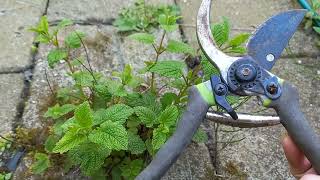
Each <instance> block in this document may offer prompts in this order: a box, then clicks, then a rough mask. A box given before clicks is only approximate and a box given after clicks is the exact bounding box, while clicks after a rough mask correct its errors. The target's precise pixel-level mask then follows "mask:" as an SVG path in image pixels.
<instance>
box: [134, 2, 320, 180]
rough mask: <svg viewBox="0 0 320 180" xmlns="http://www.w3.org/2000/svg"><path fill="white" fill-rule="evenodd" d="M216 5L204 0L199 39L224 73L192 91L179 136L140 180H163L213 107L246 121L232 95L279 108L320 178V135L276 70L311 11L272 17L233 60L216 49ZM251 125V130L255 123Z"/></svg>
mask: <svg viewBox="0 0 320 180" xmlns="http://www.w3.org/2000/svg"><path fill="white" fill-rule="evenodd" d="M210 7H211V0H203V1H202V3H201V6H200V9H199V12H198V17H197V37H198V41H199V44H200V47H201V49H202V51H203V52H204V54H205V55H206V57H207V58H208V59H209V61H210V62H211V63H212V65H214V66H215V67H216V68H218V69H219V71H220V75H219V76H217V75H213V76H211V79H210V80H209V81H207V82H204V83H201V84H198V85H195V86H193V87H192V88H191V89H190V91H189V101H188V104H187V107H186V110H185V112H184V113H183V115H182V117H181V119H180V121H179V123H178V126H177V129H176V131H175V133H174V134H173V136H172V137H171V138H170V139H169V140H168V141H167V142H166V143H165V144H164V145H163V146H162V148H161V149H160V150H159V151H158V152H157V154H156V155H155V157H154V159H153V160H152V162H151V163H150V164H149V165H148V166H147V167H146V169H144V170H143V171H142V172H141V174H140V175H139V176H138V177H137V179H139V180H141V179H144V180H149V179H160V178H161V177H162V176H163V175H164V174H165V173H166V171H167V170H168V169H169V168H170V166H171V165H172V164H173V163H174V162H175V161H176V160H177V158H178V157H179V155H180V154H181V152H182V151H183V150H184V149H185V148H186V146H187V145H188V144H189V143H190V142H191V139H192V137H193V135H194V134H195V132H196V131H197V129H198V128H199V126H200V124H201V122H202V120H203V119H204V118H206V116H207V112H208V109H209V107H210V106H212V105H214V104H217V105H219V106H220V107H221V108H223V109H224V110H225V111H226V112H227V113H228V114H229V115H230V116H231V117H232V118H233V120H232V121H234V122H236V123H237V122H238V121H240V120H237V119H238V117H239V116H238V114H237V113H236V112H235V110H234V109H233V108H232V106H231V105H230V104H229V103H228V101H227V100H226V96H227V95H228V94H232V95H238V96H257V97H258V98H259V99H260V101H261V102H262V103H261V104H262V105H263V106H265V107H268V108H273V109H275V110H276V112H277V114H278V116H279V118H280V123H281V124H282V125H283V126H284V127H285V128H286V130H287V131H288V133H289V135H290V136H291V137H292V139H293V140H294V142H295V143H296V144H297V145H298V146H299V147H300V149H301V150H302V151H303V152H304V154H305V155H306V157H307V158H308V159H309V161H310V162H311V164H312V166H313V168H314V169H315V170H316V172H317V173H318V174H320V137H319V136H318V135H317V134H316V133H315V131H314V130H313V129H312V127H311V126H310V125H309V123H308V120H307V119H306V117H305V116H304V114H303V113H302V112H301V109H300V106H299V99H298V98H299V95H298V91H297V89H296V88H295V87H293V86H292V85H291V84H290V83H289V82H287V81H285V80H283V79H280V78H279V77H277V76H276V75H274V74H272V73H271V72H270V70H271V68H272V67H273V66H274V64H275V62H276V61H277V60H278V59H279V58H280V56H281V53H282V51H283V50H284V48H285V47H286V46H287V44H288V42H289V40H290V39H291V37H292V36H293V34H294V33H295V31H296V30H297V28H298V26H299V24H300V23H301V21H302V20H303V18H304V16H305V14H306V12H307V11H306V10H290V11H286V12H283V13H280V14H277V15H275V16H273V17H271V18H270V19H268V20H267V21H266V22H265V23H263V24H262V25H261V26H260V27H259V28H258V29H257V30H256V32H255V33H254V34H253V35H252V36H251V38H250V40H249V42H248V44H247V50H248V53H247V55H245V56H242V57H231V56H229V55H226V54H224V53H223V52H221V51H220V50H219V49H217V48H216V46H215V43H214V40H213V37H212V33H211V30H210ZM223 121H228V123H229V124H232V121H230V120H223V119H222V120H221V122H222V123H225V124H228V123H226V122H223ZM236 123H235V124H236ZM240 124H241V123H240ZM247 125H248V127H249V126H250V122H249V124H247Z"/></svg>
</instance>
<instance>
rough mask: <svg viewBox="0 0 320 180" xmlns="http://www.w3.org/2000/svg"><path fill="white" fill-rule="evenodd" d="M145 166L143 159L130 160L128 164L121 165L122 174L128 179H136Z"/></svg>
mask: <svg viewBox="0 0 320 180" xmlns="http://www.w3.org/2000/svg"><path fill="white" fill-rule="evenodd" d="M142 168H143V160H141V159H135V160H133V161H130V162H128V163H127V164H126V165H123V166H120V169H121V171H122V173H121V175H122V176H123V177H125V179H128V180H134V179H135V178H136V177H137V176H138V175H139V173H140V171H141V170H142Z"/></svg>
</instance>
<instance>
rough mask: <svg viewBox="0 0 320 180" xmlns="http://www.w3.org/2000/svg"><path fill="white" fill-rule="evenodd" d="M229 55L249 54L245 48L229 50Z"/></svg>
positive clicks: (239, 47)
mask: <svg viewBox="0 0 320 180" xmlns="http://www.w3.org/2000/svg"><path fill="white" fill-rule="evenodd" d="M227 52H228V53H237V54H245V53H246V52H247V49H246V48H245V47H241V46H238V47H232V48H231V49H228V51H227Z"/></svg>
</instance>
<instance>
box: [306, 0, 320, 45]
mask: <svg viewBox="0 0 320 180" xmlns="http://www.w3.org/2000/svg"><path fill="white" fill-rule="evenodd" d="M311 8H312V10H311V11H309V12H308V13H307V15H306V21H305V29H309V28H311V27H312V28H313V30H314V31H315V32H316V33H317V34H318V35H320V27H319V24H320V23H319V22H320V15H319V14H318V12H319V10H320V1H319V0H311ZM317 46H319V47H320V41H319V40H318V41H317Z"/></svg>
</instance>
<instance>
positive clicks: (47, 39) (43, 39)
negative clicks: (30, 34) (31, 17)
mask: <svg viewBox="0 0 320 180" xmlns="http://www.w3.org/2000/svg"><path fill="white" fill-rule="evenodd" d="M50 41H51V37H50V36H48V35H44V34H38V35H37V37H36V39H35V42H39V43H45V44H48V43H50Z"/></svg>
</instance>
